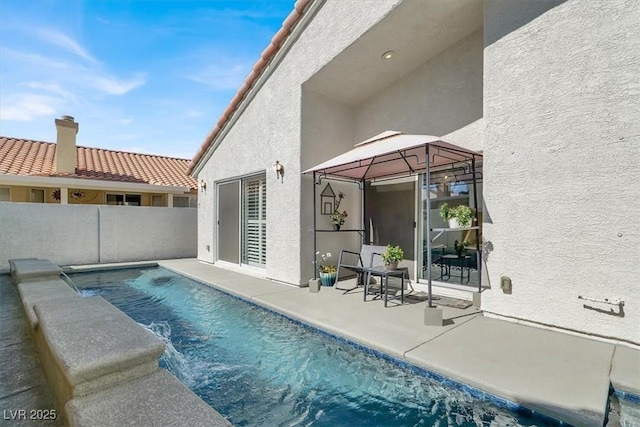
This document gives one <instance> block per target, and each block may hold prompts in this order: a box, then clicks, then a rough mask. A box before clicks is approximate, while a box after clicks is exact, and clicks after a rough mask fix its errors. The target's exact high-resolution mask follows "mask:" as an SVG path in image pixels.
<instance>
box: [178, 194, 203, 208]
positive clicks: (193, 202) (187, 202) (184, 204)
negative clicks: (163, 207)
mask: <svg viewBox="0 0 640 427" xmlns="http://www.w3.org/2000/svg"><path fill="white" fill-rule="evenodd" d="M173 207H174V208H197V207H198V199H197V198H195V197H190V196H173Z"/></svg>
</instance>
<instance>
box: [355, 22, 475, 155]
mask: <svg viewBox="0 0 640 427" xmlns="http://www.w3.org/2000/svg"><path fill="white" fill-rule="evenodd" d="M482 49H483V39H482V32H481V31H477V32H475V33H474V34H471V35H470V36H468V37H466V38H464V39H462V40H461V41H459V42H458V43H456V44H454V45H453V46H451V47H449V48H448V49H446V50H445V51H444V52H442V53H440V54H439V55H437V56H435V57H433V58H431V59H429V60H428V61H426V62H425V63H424V64H422V65H421V66H419V67H418V68H417V69H415V70H414V71H412V72H411V73H409V74H408V75H406V76H405V77H403V78H401V79H400V80H397V81H396V82H395V83H393V84H392V85H391V86H389V87H387V88H386V89H384V90H383V91H381V92H379V93H377V94H374V95H373V96H371V97H370V98H369V99H367V100H366V101H365V102H364V103H362V104H361V105H359V106H358V107H357V108H356V109H355V136H356V139H357V140H358V141H363V140H365V139H367V138H370V137H371V136H373V135H377V134H378V133H380V132H383V131H385V130H398V131H402V132H405V133H409V134H411V133H413V134H421V135H422V134H426V135H435V136H443V137H445V138H446V139H448V140H449V141H450V142H453V143H455V144H458V145H462V146H464V147H467V148H470V149H472V150H481V149H482V132H483V129H482Z"/></svg>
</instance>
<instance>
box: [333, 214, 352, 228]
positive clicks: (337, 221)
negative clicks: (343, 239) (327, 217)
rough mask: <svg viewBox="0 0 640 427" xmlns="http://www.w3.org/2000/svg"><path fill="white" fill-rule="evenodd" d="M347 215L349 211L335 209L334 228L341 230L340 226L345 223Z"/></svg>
mask: <svg viewBox="0 0 640 427" xmlns="http://www.w3.org/2000/svg"><path fill="white" fill-rule="evenodd" d="M347 216H348V215H347V211H342V212H340V211H339V210H335V211H333V213H332V214H331V224H333V229H334V230H335V231H338V230H340V226H341V225H343V224H344V220H345V218H346V217H347Z"/></svg>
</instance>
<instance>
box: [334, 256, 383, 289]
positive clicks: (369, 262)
mask: <svg viewBox="0 0 640 427" xmlns="http://www.w3.org/2000/svg"><path fill="white" fill-rule="evenodd" d="M386 250H387V247H386V246H374V245H362V248H361V249H360V252H359V253H358V252H353V251H348V250H346V249H342V250H341V251H340V257H339V258H338V274H337V275H336V289H340V290H342V291H345V292H344V293H345V294H346V293H347V292H349V291H352V290H354V289H356V288H358V286H363V285H364V277H365V273H366V269H368V268H369V269H370V268H375V267H379V268H384V261H383V260H382V256H381V255H380V254H382V253H384V252H385V251H386ZM341 269H346V270H350V271H352V272H354V273H356V276H357V280H356V286H354V287H352V288H339V287H338V283H339V282H338V280H339V279H340V271H341Z"/></svg>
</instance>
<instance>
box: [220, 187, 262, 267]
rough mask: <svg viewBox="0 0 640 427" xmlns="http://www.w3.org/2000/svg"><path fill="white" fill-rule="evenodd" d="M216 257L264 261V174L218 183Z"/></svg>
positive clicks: (241, 261) (251, 262)
mask: <svg viewBox="0 0 640 427" xmlns="http://www.w3.org/2000/svg"><path fill="white" fill-rule="evenodd" d="M217 235H218V260H220V261H226V262H230V263H233V264H246V265H251V266H254V267H264V266H265V265H266V263H267V183H266V177H265V175H264V174H262V175H257V176H251V177H248V178H242V179H238V180H235V181H229V182H225V183H219V184H218V234H217Z"/></svg>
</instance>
